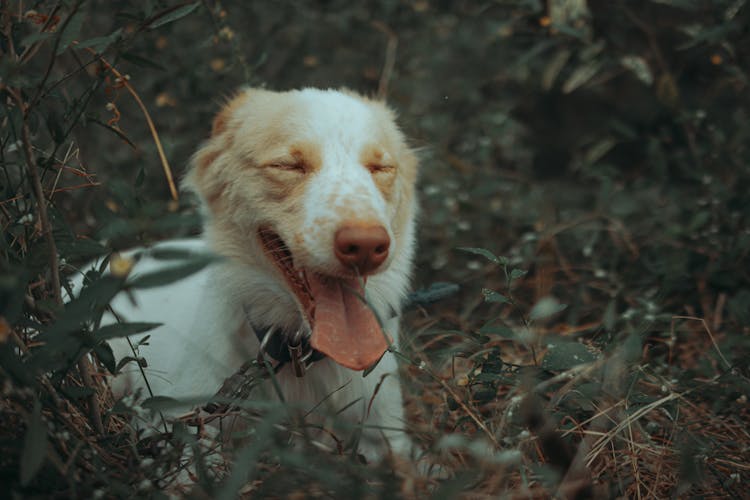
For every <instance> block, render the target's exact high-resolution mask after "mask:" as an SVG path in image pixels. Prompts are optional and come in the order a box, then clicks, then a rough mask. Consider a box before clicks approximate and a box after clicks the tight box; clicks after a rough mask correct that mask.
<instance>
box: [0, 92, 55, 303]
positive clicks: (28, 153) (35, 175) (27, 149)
mask: <svg viewBox="0 0 750 500" xmlns="http://www.w3.org/2000/svg"><path fill="white" fill-rule="evenodd" d="M0 88H1V89H4V90H6V91H7V92H8V94H10V96H11V97H12V98H13V100H14V101H16V104H17V105H18V108H19V109H20V110H21V111H22V113H23V122H22V123H21V145H22V148H21V149H22V150H23V155H24V159H25V160H26V168H27V170H28V173H29V178H30V179H31V188H32V191H33V193H34V198H35V199H36V206H37V214H38V216H39V222H40V223H41V226H42V236H43V237H44V239H45V241H46V242H47V250H48V252H49V257H48V258H49V266H50V273H51V281H52V283H51V292H52V296H53V297H54V299H55V302H56V303H57V304H62V295H61V291H60V290H61V287H60V269H59V262H58V258H57V244H56V243H55V238H54V236H53V235H52V225H51V224H50V221H49V215H48V213H47V200H46V198H45V197H44V190H43V189H42V181H41V178H40V177H39V170H38V168H37V165H36V160H35V158H34V151H33V150H32V147H31V133H30V132H29V123H28V118H29V110H30V107H28V106H27V105H26V104H25V103H24V102H23V99H22V98H21V95H20V93H19V92H18V91H17V90H15V89H11V88H10V87H6V86H4V85H3V86H0Z"/></svg>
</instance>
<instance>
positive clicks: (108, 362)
mask: <svg viewBox="0 0 750 500" xmlns="http://www.w3.org/2000/svg"><path fill="white" fill-rule="evenodd" d="M94 353H95V354H96V357H97V358H99V361H101V363H102V364H103V365H104V367H105V368H106V369H107V370H108V371H109V373H111V374H113V375H114V374H115V373H117V362H116V361H115V354H114V353H113V352H112V348H111V347H110V346H109V344H107V343H105V342H102V343H101V344H99V345H97V346H95V347H94Z"/></svg>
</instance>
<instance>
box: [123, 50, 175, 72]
mask: <svg viewBox="0 0 750 500" xmlns="http://www.w3.org/2000/svg"><path fill="white" fill-rule="evenodd" d="M120 56H121V57H122V58H123V59H125V60H126V61H128V62H129V63H133V64H135V65H136V66H140V67H142V68H151V69H158V70H160V71H165V70H166V68H165V67H164V66H162V65H161V64H159V63H158V62H156V61H154V60H152V59H149V58H147V57H143V56H140V55H138V54H135V53H133V52H122V53H121V54H120Z"/></svg>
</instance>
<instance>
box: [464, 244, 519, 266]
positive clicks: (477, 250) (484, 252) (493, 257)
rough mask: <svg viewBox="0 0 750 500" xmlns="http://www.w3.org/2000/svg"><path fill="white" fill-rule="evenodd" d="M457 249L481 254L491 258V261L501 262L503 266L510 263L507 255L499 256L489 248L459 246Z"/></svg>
mask: <svg viewBox="0 0 750 500" xmlns="http://www.w3.org/2000/svg"><path fill="white" fill-rule="evenodd" d="M456 250H460V251H462V252H467V253H473V254H474V255H481V256H482V257H484V258H485V259H487V260H489V261H490V262H494V263H495V264H500V265H502V266H505V265H507V264H508V259H506V258H505V257H498V256H497V255H495V254H493V253H492V252H490V251H489V250H485V249H484V248H474V247H459V248H457V249H456Z"/></svg>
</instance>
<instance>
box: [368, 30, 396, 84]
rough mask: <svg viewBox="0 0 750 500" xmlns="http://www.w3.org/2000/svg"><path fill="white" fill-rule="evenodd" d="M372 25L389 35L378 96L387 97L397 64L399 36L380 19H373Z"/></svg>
mask: <svg viewBox="0 0 750 500" xmlns="http://www.w3.org/2000/svg"><path fill="white" fill-rule="evenodd" d="M372 25H373V26H374V27H375V29H377V30H378V31H380V32H381V33H383V34H385V36H386V37H388V44H387V45H386V47H385V62H384V63H383V71H382V73H380V81H379V82H378V97H379V98H380V99H385V98H386V96H387V95H388V82H389V81H390V79H391V75H393V68H394V67H395V65H396V48H397V47H398V37H397V36H396V34H395V33H394V32H393V30H392V29H390V28H389V27H388V26H386V25H385V24H384V23H382V22H380V21H373V22H372Z"/></svg>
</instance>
